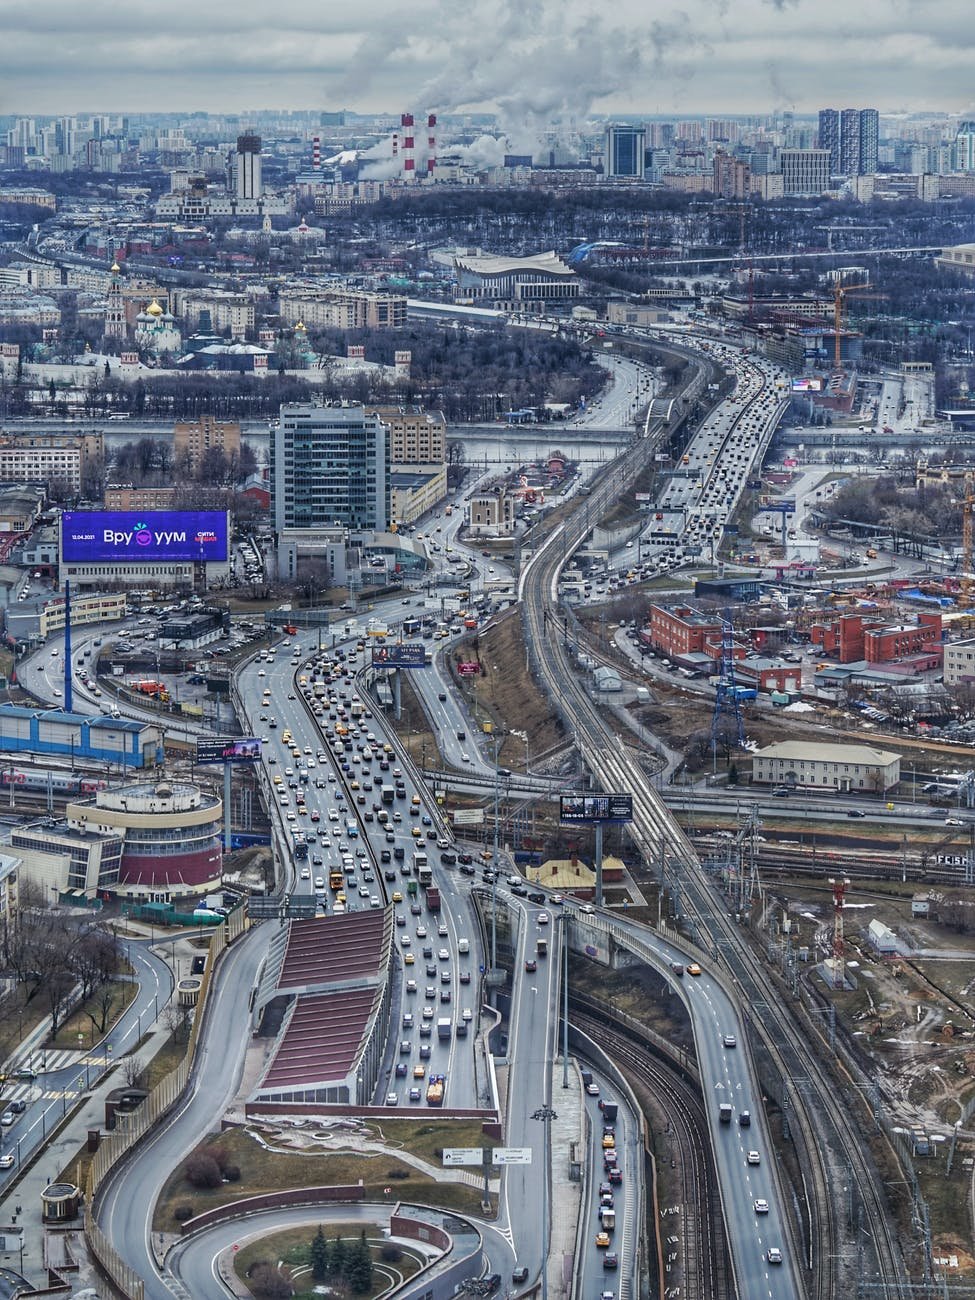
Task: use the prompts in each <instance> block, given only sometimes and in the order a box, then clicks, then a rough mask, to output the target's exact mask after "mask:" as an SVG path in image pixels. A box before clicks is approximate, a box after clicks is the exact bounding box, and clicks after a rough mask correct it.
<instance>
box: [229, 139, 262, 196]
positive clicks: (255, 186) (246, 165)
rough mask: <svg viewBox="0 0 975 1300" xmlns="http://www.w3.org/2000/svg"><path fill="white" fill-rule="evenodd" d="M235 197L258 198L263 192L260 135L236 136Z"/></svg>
mask: <svg viewBox="0 0 975 1300" xmlns="http://www.w3.org/2000/svg"><path fill="white" fill-rule="evenodd" d="M236 165H237V197H238V199H259V198H260V197H261V195H262V194H263V193H264V186H263V184H262V181H261V137H260V136H259V135H252V134H250V132H248V133H247V134H246V135H239V136H238V137H237V154H236Z"/></svg>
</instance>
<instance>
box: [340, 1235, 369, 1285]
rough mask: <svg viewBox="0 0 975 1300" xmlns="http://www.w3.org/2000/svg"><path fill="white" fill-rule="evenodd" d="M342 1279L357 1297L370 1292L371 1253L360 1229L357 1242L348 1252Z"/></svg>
mask: <svg viewBox="0 0 975 1300" xmlns="http://www.w3.org/2000/svg"><path fill="white" fill-rule="evenodd" d="M343 1277H344V1278H345V1280H346V1282H347V1283H348V1284H349V1286H350V1287H351V1288H352V1290H353V1291H355V1292H356V1293H357V1294H359V1295H363V1294H365V1293H366V1292H367V1291H371V1290H372V1252H371V1251H370V1249H369V1243H368V1242H367V1241H366V1230H365V1228H363V1229H362V1233H361V1234H360V1237H359V1241H358V1242H357V1244H356V1245H355V1246H353V1247H352V1249H351V1250H350V1251H349V1257H348V1260H347V1262H346V1265H345V1271H344V1273H343Z"/></svg>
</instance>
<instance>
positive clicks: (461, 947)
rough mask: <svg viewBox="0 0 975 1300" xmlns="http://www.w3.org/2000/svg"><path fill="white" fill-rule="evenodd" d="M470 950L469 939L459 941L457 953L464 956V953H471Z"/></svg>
mask: <svg viewBox="0 0 975 1300" xmlns="http://www.w3.org/2000/svg"><path fill="white" fill-rule="evenodd" d="M470 950H471V945H470V942H469V940H467V939H458V940H457V951H458V952H459V953H461V954H462V955H463V954H464V953H468V952H470Z"/></svg>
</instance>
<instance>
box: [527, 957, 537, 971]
mask: <svg viewBox="0 0 975 1300" xmlns="http://www.w3.org/2000/svg"><path fill="white" fill-rule="evenodd" d="M525 970H526V971H527V972H528V973H529V975H533V974H534V973H535V971H537V970H538V962H537V961H536V960H535V959H534V957H529V958H528V960H527V961H526V962H525Z"/></svg>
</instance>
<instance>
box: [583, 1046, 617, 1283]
mask: <svg viewBox="0 0 975 1300" xmlns="http://www.w3.org/2000/svg"><path fill="white" fill-rule="evenodd" d="M582 1086H583V1087H584V1088H585V1090H586V1094H587V1095H588V1096H590V1097H599V1084H598V1083H596V1081H595V1080H594V1078H593V1076H592V1071H591V1070H583V1071H582ZM598 1105H599V1110H600V1114H601V1117H602V1132H601V1135H600V1152H601V1154H602V1162H603V1168H602V1178H601V1179H600V1180H599V1182H598V1184H597V1188H598V1190H597V1195H598V1197H599V1208H598V1211H597V1213H598V1216H599V1231H598V1232H597V1233H596V1249H597V1250H603V1251H605V1252H606V1253H605V1254H604V1255H603V1271H604V1272H607V1273H611V1272H615V1271H616V1269H618V1268H619V1266H620V1259H619V1254H618V1253H617V1252H616V1251H615V1250H611V1249H610V1247H611V1246H612V1244H613V1234H614V1233H615V1231H616V1215H617V1209H618V1207H617V1204H616V1198H617V1197H618V1196H620V1195H621V1194H622V1193H621V1191H620V1188H621V1186H622V1183H623V1170H622V1169H621V1168H620V1165H619V1157H618V1155H617V1150H616V1120H617V1117H618V1113H619V1107H618V1104H617V1103H616V1102H615V1101H610V1100H609V1098H607V1097H600V1098H599V1103H598ZM594 1181H595V1180H594ZM607 1295H608V1296H610V1297H611V1296H612V1292H606V1291H604V1292H603V1297H604V1300H605V1297H606V1296H607Z"/></svg>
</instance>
